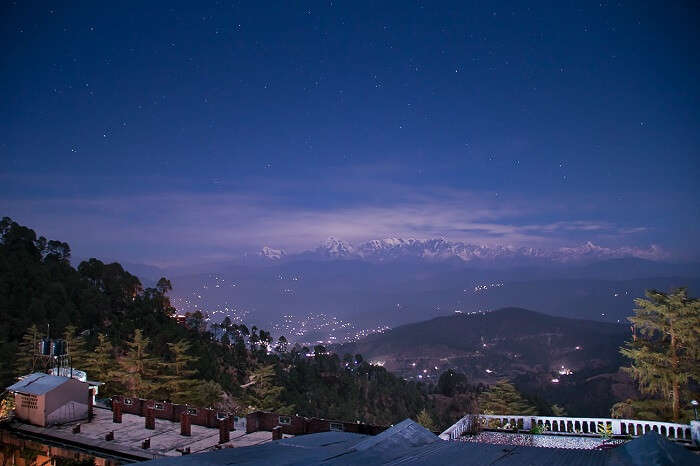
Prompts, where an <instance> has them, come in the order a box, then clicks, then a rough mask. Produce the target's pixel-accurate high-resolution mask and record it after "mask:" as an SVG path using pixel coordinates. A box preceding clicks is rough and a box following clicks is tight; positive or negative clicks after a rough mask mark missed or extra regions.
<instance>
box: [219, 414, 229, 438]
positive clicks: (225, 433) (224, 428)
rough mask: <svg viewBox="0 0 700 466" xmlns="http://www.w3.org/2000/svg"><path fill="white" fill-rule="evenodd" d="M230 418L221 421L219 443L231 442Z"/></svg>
mask: <svg viewBox="0 0 700 466" xmlns="http://www.w3.org/2000/svg"><path fill="white" fill-rule="evenodd" d="M228 418H229V417H228V416H226V417H225V418H224V419H219V443H226V442H228V441H229V440H231V432H230V431H229V430H228V429H229V427H228V426H229V421H228Z"/></svg>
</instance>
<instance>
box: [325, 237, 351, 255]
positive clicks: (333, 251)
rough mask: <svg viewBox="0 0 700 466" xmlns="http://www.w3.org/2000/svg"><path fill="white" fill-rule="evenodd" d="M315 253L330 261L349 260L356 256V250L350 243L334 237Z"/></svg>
mask: <svg viewBox="0 0 700 466" xmlns="http://www.w3.org/2000/svg"><path fill="white" fill-rule="evenodd" d="M315 252H316V253H317V254H319V255H321V256H322V257H325V258H328V259H349V258H351V257H353V256H354V255H355V251H354V248H353V247H352V245H351V244H350V243H347V242H345V241H342V240H339V239H337V238H334V237H333V236H331V237H330V238H328V239H327V240H326V241H324V242H323V244H321V245H320V246H319V247H317V248H316V251H315Z"/></svg>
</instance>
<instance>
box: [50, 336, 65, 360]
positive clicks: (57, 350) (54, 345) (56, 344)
mask: <svg viewBox="0 0 700 466" xmlns="http://www.w3.org/2000/svg"><path fill="white" fill-rule="evenodd" d="M51 354H52V355H54V356H63V355H64V354H66V340H52V341H51Z"/></svg>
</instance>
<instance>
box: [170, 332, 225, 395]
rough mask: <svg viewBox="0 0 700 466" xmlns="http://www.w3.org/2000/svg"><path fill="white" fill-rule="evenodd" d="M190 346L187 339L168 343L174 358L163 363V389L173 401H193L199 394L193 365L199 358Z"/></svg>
mask: <svg viewBox="0 0 700 466" xmlns="http://www.w3.org/2000/svg"><path fill="white" fill-rule="evenodd" d="M190 346H191V345H190V343H189V342H188V341H187V340H180V341H178V342H177V343H168V349H169V350H170V353H171V355H172V359H171V361H170V362H165V363H162V365H163V367H164V368H165V375H164V376H163V379H164V380H165V382H164V384H163V391H164V392H165V393H167V395H166V397H167V398H169V399H170V400H172V402H173V403H191V402H192V400H193V399H194V398H196V396H197V381H196V380H193V377H194V376H195V374H196V373H197V370H196V369H191V367H192V365H193V364H196V363H197V361H199V358H198V357H196V356H192V355H191V348H190ZM219 388H221V387H219Z"/></svg>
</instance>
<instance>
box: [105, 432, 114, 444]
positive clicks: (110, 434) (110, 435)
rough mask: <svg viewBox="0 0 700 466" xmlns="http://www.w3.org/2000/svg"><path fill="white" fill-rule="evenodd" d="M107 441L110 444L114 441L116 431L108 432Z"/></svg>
mask: <svg viewBox="0 0 700 466" xmlns="http://www.w3.org/2000/svg"><path fill="white" fill-rule="evenodd" d="M105 440H106V441H108V442H110V441H112V440H114V431H113V430H112V431H110V432H107V435H105Z"/></svg>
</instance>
